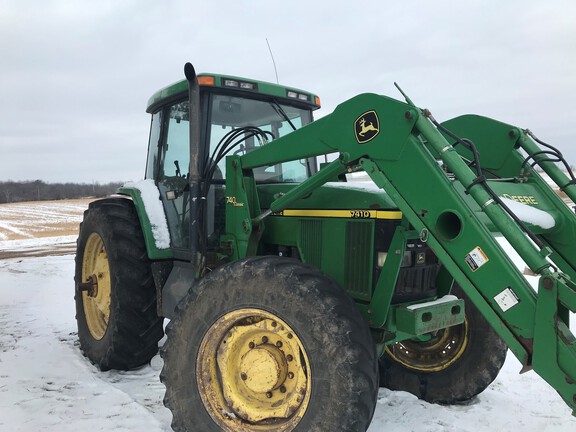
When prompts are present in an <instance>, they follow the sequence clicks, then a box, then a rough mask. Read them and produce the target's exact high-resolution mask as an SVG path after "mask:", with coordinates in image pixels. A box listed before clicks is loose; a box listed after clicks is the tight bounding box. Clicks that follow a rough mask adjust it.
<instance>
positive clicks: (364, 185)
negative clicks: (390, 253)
mask: <svg viewBox="0 0 576 432" xmlns="http://www.w3.org/2000/svg"><path fill="white" fill-rule="evenodd" d="M296 185H297V184H295V183H282V184H260V185H258V191H259V198H260V206H261V207H262V209H268V208H269V207H270V203H271V202H272V201H273V200H274V196H275V195H276V194H278V193H286V192H288V191H289V190H291V189H292V188H294V187H295V186H296ZM297 210H306V211H307V212H306V213H308V214H310V211H323V210H331V211H339V212H338V213H334V212H332V213H333V214H326V215H322V214H317V215H316V216H327V217H330V216H333V217H370V216H361V215H360V216H354V213H351V212H354V211H358V210H366V211H379V210H383V211H394V212H396V213H397V215H396V216H397V217H395V219H400V218H401V217H402V216H401V214H400V212H399V211H398V207H397V206H396V205H395V204H394V202H393V201H392V199H391V198H390V197H389V196H388V194H386V192H384V191H383V190H382V189H380V188H379V187H378V186H376V185H375V184H374V183H372V182H329V183H326V184H325V185H323V186H322V187H320V188H318V189H316V190H315V191H313V192H311V193H310V194H309V195H308V196H306V197H305V198H302V199H300V200H298V201H296V202H295V203H294V205H292V206H291V207H290V210H285V212H290V211H292V212H293V211H297ZM340 211H341V212H342V213H340ZM310 215H311V214H310ZM302 216H306V214H302ZM372 217H374V216H372Z"/></svg>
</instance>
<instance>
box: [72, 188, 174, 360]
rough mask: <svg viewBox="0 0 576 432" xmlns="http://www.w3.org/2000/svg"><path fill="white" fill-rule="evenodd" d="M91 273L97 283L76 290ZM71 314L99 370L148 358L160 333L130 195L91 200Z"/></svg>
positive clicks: (87, 353)
mask: <svg viewBox="0 0 576 432" xmlns="http://www.w3.org/2000/svg"><path fill="white" fill-rule="evenodd" d="M90 277H92V278H93V279H92V281H94V282H97V289H96V290H95V291H92V292H91V295H90V294H89V293H88V292H87V291H80V290H79V289H78V288H79V284H82V283H86V282H87V281H89V280H90V279H89V278H90ZM74 280H75V284H76V292H75V296H74V298H75V301H76V320H77V324H78V337H79V340H80V348H81V350H82V352H83V353H84V355H85V356H86V357H88V359H90V361H92V362H93V363H94V364H95V365H97V366H98V367H99V368H100V369H101V370H108V369H131V368H135V367H138V366H141V365H143V364H145V363H147V362H149V361H150V359H151V358H152V357H154V355H155V354H156V353H157V351H158V341H159V340H160V339H161V338H162V336H163V333H164V332H163V326H162V318H161V317H158V315H157V313H156V290H155V286H154V282H153V279H152V274H151V269H150V262H149V260H148V257H147V254H146V248H145V245H144V238H143V235H142V230H141V228H140V223H139V221H138V216H137V214H136V211H135V209H134V206H133V204H132V202H131V201H129V200H127V199H119V198H117V199H115V198H111V199H105V200H100V201H95V202H93V203H91V204H90V207H89V208H88V210H86V212H85V213H84V220H83V222H82V224H81V225H80V234H79V237H78V242H77V252H76V271H75V277H74Z"/></svg>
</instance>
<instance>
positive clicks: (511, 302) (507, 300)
mask: <svg viewBox="0 0 576 432" xmlns="http://www.w3.org/2000/svg"><path fill="white" fill-rule="evenodd" d="M494 300H495V301H496V303H498V306H500V309H502V312H506V311H507V310H508V309H511V308H513V307H514V306H516V305H517V304H518V303H520V299H519V298H518V296H517V295H516V293H515V292H514V291H512V288H510V287H508V288H506V289H505V290H504V291H502V292H501V293H500V294H498V295H497V296H495V297H494Z"/></svg>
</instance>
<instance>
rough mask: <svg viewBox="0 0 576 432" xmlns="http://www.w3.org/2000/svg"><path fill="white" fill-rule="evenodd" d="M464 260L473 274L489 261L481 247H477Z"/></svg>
mask: <svg viewBox="0 0 576 432" xmlns="http://www.w3.org/2000/svg"><path fill="white" fill-rule="evenodd" d="M464 259H465V260H466V264H468V267H470V270H472V271H473V272H475V271H476V270H478V269H479V268H480V267H482V266H483V265H484V264H486V263H487V262H488V261H489V259H488V257H487V256H486V254H485V253H484V251H482V249H480V246H476V247H475V248H474V249H472V250H471V251H470V253H469V254H468V255H466V256H465V257H464Z"/></svg>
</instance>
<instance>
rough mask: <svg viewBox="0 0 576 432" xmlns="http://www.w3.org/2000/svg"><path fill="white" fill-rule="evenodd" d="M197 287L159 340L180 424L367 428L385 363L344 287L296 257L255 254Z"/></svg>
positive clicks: (309, 430)
mask: <svg viewBox="0 0 576 432" xmlns="http://www.w3.org/2000/svg"><path fill="white" fill-rule="evenodd" d="M196 288H197V289H195V292H191V293H190V294H189V295H188V297H187V298H185V299H184V300H183V301H182V302H181V303H180V305H179V307H178V309H177V312H176V313H177V317H176V318H175V319H174V320H172V321H171V322H170V324H169V326H168V328H167V336H168V338H167V342H166V343H165V344H164V347H163V348H162V357H163V358H164V368H163V370H162V373H161V376H160V377H161V380H162V382H164V384H165V385H166V396H165V399H164V403H165V405H166V406H167V407H168V408H169V409H170V410H171V411H172V414H173V422H172V427H173V428H174V430H176V431H192V430H201V431H204V432H208V431H221V430H224V431H243V432H250V431H270V432H271V431H306V432H323V431H326V432H333V431H341V432H364V431H366V429H367V428H368V426H369V424H370V421H371V419H372V416H373V414H374V408H375V404H376V398H377V392H378V364H377V360H376V356H375V348H374V345H373V342H372V338H371V335H370V331H369V328H368V325H367V323H366V322H365V321H364V319H363V318H362V317H361V315H360V314H359V312H358V311H357V309H356V307H355V305H354V303H353V301H352V300H351V299H350V298H349V297H348V296H347V294H346V293H345V292H344V290H343V289H342V288H341V287H340V286H338V285H337V284H336V283H335V282H333V281H332V280H331V279H329V278H328V277H327V276H325V275H323V274H322V273H321V272H320V271H318V270H316V269H314V268H311V267H309V266H306V265H303V264H302V263H300V262H298V261H295V260H292V259H289V258H279V257H253V258H247V259H244V260H240V261H237V262H233V263H231V264H228V265H225V266H223V267H221V268H219V269H217V270H215V271H214V272H212V273H210V274H209V275H207V276H206V277H205V278H204V279H203V280H201V281H200V282H199V285H198V286H197V287H196ZM279 329H280V330H279ZM298 351H299V353H298ZM253 359H258V360H259V361H258V362H253V361H252V360H253ZM254 363H258V364H263V363H266V364H274V365H276V366H274V367H272V368H271V369H270V370H273V372H275V373H272V374H269V375H266V374H261V372H262V368H260V369H259V370H256V368H253V364H254ZM282 364H283V365H284V366H281V365H282ZM210 365H212V366H210ZM295 366H296V367H295ZM284 368H286V370H284ZM253 372H255V373H256V372H258V373H260V376H259V377H257V379H255V380H254V381H250V380H251V378H252V373H253ZM263 375H265V376H263ZM267 376H274V377H276V378H274V380H273V381H274V382H272V383H270V382H269V381H267V378H266V377H267ZM277 377H281V378H279V379H278V378H277ZM228 378H229V379H228ZM276 380H277V381H278V382H276ZM222 388H228V390H227V391H223V390H222ZM250 401H258V402H256V403H253V404H252V403H251V402H250ZM288 401H291V402H288ZM277 406H279V407H280V408H281V409H283V408H285V409H286V410H287V411H285V412H281V413H280V414H279V413H278V411H275V409H276V407H277ZM267 413H268V414H267Z"/></svg>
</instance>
